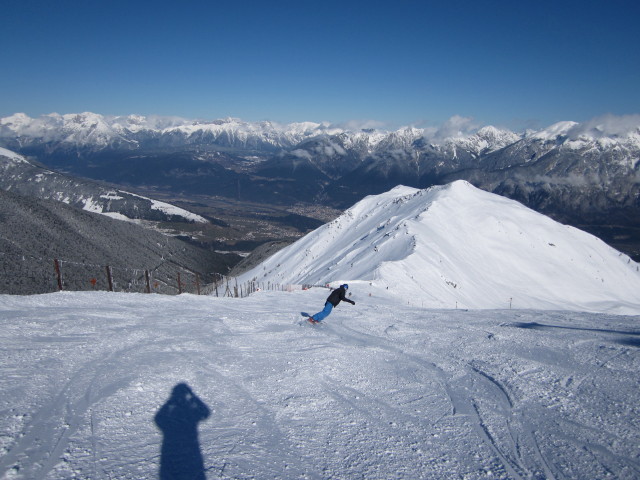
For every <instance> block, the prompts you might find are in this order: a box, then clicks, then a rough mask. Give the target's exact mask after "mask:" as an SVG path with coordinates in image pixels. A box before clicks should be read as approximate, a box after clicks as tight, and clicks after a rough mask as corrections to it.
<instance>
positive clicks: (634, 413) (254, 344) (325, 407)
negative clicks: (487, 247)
mask: <svg viewBox="0 0 640 480" xmlns="http://www.w3.org/2000/svg"><path fill="white" fill-rule="evenodd" d="M353 290H354V295H355V296H354V297H352V298H354V299H355V300H356V302H357V305H356V306H351V305H348V304H341V305H340V306H339V307H338V308H337V309H335V310H334V312H333V313H332V314H331V315H330V316H329V317H328V318H327V319H326V320H325V321H324V322H323V323H322V324H320V325H310V324H307V323H306V321H304V319H302V320H301V317H300V314H299V312H300V311H301V310H304V311H309V310H314V311H315V309H317V308H319V307H320V306H321V305H322V303H323V302H324V299H325V297H326V294H327V291H326V290H325V289H312V290H310V291H305V292H302V291H297V292H291V293H285V292H259V293H257V294H254V295H252V296H251V297H249V298H245V299H231V298H213V297H198V296H193V295H181V296H177V297H163V296H158V295H143V294H113V293H106V292H98V293H86V292H85V293H66V292H65V293H60V294H49V295H40V296H31V297H14V296H0V321H1V324H2V327H3V328H2V329H0V342H1V343H0V345H2V348H1V349H0V359H1V362H0V372H1V375H0V386H1V387H2V392H3V394H2V396H1V397H0V432H2V433H0V452H1V453H0V478H2V479H14V478H16V479H17V478H24V479H36V480H39V479H60V478H91V479H113V478H118V479H139V478H157V477H158V474H159V468H160V464H161V460H162V451H161V445H162V442H163V433H162V431H161V430H160V429H159V428H158V427H157V426H156V424H155V422H154V417H155V415H156V414H157V413H158V412H159V410H160V409H161V407H162V406H163V405H165V404H166V403H167V402H168V400H169V397H170V395H171V392H172V389H173V387H175V386H176V385H179V384H181V383H186V384H188V386H189V387H190V388H191V389H192V391H193V393H194V394H195V395H196V396H197V397H198V398H199V399H200V400H201V401H202V402H203V403H204V404H205V405H206V406H207V407H208V409H209V410H210V415H209V417H208V418H207V419H206V420H204V421H201V422H200V423H199V424H198V425H197V431H198V436H197V438H194V439H193V440H194V444H196V445H197V447H198V449H199V451H200V452H201V454H202V458H203V460H204V470H205V471H204V474H205V475H206V477H207V478H239V479H250V478H251V479H254V478H255V479H267V478H309V479H324V478H335V479H337V478H367V479H392V478H398V479H400V478H407V479H409V478H411V479H417V478H421V479H422V478H424V479H427V478H429V479H431V478H446V479H448V478H459V479H466V480H470V479H486V478H493V479H569V478H620V479H633V478H639V477H640V461H639V460H638V459H639V458H640V420H639V419H640V415H639V413H640V412H639V410H640V406H639V403H638V398H639V396H638V393H639V390H638V387H639V382H638V377H637V372H638V367H639V366H640V358H639V357H638V348H639V347H640V326H639V320H640V317H638V316H612V315H605V314H592V313H589V314H588V313H573V312H545V311H535V310H530V311H527V310H490V311H489V310H477V311H461V310H428V309H420V308H415V307H410V306H407V305H402V304H401V303H398V302H397V301H395V300H393V299H389V298H376V297H375V296H374V297H365V296H364V295H362V294H360V296H358V290H357V286H356V288H354V289H353ZM276 310H277V311H276ZM165 460H166V459H165ZM174 461H178V460H174ZM185 468H187V469H188V468H189V465H188V464H187V465H186V466H185Z"/></svg>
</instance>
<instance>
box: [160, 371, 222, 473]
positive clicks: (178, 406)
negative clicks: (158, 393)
mask: <svg viewBox="0 0 640 480" xmlns="http://www.w3.org/2000/svg"><path fill="white" fill-rule="evenodd" d="M209 414H210V411H209V407H207V405H205V403H204V402H203V401H202V400H200V399H199V398H198V397H197V396H196V395H195V393H193V391H192V390H191V388H190V387H189V386H188V385H187V384H186V383H180V384H178V385H176V386H175V387H174V388H173V391H172V392H171V397H170V398H169V400H167V403H165V404H164V405H163V406H162V407H161V408H160V410H158V413H157V414H156V416H155V422H156V425H157V426H158V428H160V430H162V434H163V436H164V438H163V440H162V449H161V457H160V480H182V479H185V480H186V479H189V480H206V475H205V467H204V460H203V458H202V452H201V451H200V442H199V441H198V423H199V422H201V421H203V420H206V419H207V418H208V417H209Z"/></svg>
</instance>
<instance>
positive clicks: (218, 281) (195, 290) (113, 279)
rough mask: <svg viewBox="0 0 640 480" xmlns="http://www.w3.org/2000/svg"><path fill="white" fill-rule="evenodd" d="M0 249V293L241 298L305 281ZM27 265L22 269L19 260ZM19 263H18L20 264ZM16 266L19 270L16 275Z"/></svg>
mask: <svg viewBox="0 0 640 480" xmlns="http://www.w3.org/2000/svg"><path fill="white" fill-rule="evenodd" d="M8 262H9V259H8V255H6V254H4V253H0V293H10V294H38V293H50V292H55V291H112V292H128V293H158V294H163V295H179V294H182V293H191V294H195V295H213V296H217V297H233V298H242V297H246V296H248V295H251V294H252V293H254V292H257V291H261V290H263V291H276V290H277V291H293V290H301V289H304V288H307V287H308V286H306V285H290V284H279V283H272V282H258V281H246V282H243V283H238V279H237V277H229V276H225V275H222V274H217V273H216V274H210V275H204V274H201V273H199V272H195V271H193V270H190V269H188V268H186V267H183V266H180V265H178V264H176V263H174V262H171V261H163V262H161V263H160V264H159V265H156V266H155V267H153V268H131V267H121V266H115V267H114V266H112V265H100V264H94V263H88V262H82V261H81V262H79V261H74V260H68V259H61V258H54V259H51V258H43V257H35V256H31V257H29V258H27V257H25V256H20V258H16V257H15V256H14V257H12V258H11V266H10V265H9V263H8ZM20 263H21V264H23V267H22V268H19V264H20ZM16 265H18V267H16ZM16 270H18V271H20V272H19V273H17V274H16Z"/></svg>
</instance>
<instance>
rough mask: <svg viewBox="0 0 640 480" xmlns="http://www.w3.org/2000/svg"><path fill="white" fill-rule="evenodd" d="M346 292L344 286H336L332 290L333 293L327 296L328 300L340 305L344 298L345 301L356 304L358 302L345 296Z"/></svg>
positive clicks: (335, 305) (334, 304) (332, 303)
mask: <svg viewBox="0 0 640 480" xmlns="http://www.w3.org/2000/svg"><path fill="white" fill-rule="evenodd" d="M345 293H346V290H345V289H344V287H343V286H340V287H339V288H336V289H335V290H334V291H333V292H331V295H329V296H328V297H327V302H329V303H330V304H331V305H333V306H334V307H337V306H338V304H339V303H340V300H344V301H345V302H349V303H350V304H352V305H355V304H356V302H354V301H353V300H349V299H348V298H347V297H345Z"/></svg>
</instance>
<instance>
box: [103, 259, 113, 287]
mask: <svg viewBox="0 0 640 480" xmlns="http://www.w3.org/2000/svg"><path fill="white" fill-rule="evenodd" d="M104 268H105V269H106V270H107V283H109V291H110V292H113V278H111V267H110V266H109V265H107V266H106V267H104Z"/></svg>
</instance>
